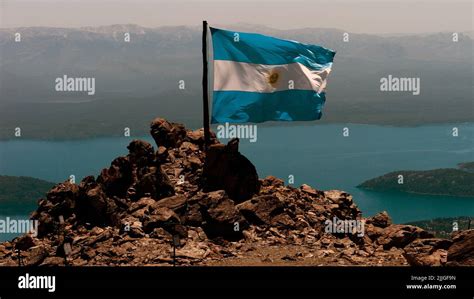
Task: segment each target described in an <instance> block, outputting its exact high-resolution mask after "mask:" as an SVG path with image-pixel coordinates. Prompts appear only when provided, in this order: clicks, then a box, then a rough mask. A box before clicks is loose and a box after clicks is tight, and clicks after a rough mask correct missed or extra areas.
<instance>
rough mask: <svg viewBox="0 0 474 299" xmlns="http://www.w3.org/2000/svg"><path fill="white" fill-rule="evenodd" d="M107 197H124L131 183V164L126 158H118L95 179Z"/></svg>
mask: <svg viewBox="0 0 474 299" xmlns="http://www.w3.org/2000/svg"><path fill="white" fill-rule="evenodd" d="M97 183H99V184H101V185H102V186H103V189H104V191H105V193H106V194H107V196H118V197H125V196H126V194H127V190H128V188H129V187H130V186H131V185H132V183H133V173H132V164H131V163H130V160H129V158H128V157H118V158H116V159H115V160H113V161H112V164H111V165H110V167H109V168H105V169H103V170H102V172H101V173H100V175H99V177H98V178H97Z"/></svg>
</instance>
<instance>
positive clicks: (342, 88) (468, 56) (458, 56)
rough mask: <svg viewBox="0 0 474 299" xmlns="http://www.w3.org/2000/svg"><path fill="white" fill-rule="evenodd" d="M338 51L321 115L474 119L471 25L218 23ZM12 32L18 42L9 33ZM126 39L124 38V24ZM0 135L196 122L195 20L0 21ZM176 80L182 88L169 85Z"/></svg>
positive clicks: (103, 131) (76, 134) (403, 120)
mask: <svg viewBox="0 0 474 299" xmlns="http://www.w3.org/2000/svg"><path fill="white" fill-rule="evenodd" d="M216 27H220V28H231V29H233V30H236V31H249V32H259V33H263V34H268V35H272V36H275V37H280V38H286V39H292V40H298V41H301V42H305V43H316V44H319V45H323V46H325V47H328V48H332V49H334V50H336V51H337V54H336V58H335V63H334V67H333V73H332V74H331V76H330V77H329V82H328V89H327V102H326V106H325V110H324V114H323V119H322V120H320V121H318V123H324V122H344V123H346V122H349V123H374V124H394V125H418V124H424V123H435V122H438V123H439V122H468V121H472V120H473V119H474V104H473V94H472V88H473V73H472V70H473V40H472V32H466V33H459V41H458V42H453V37H452V33H451V32H449V33H448V32H447V33H432V34H431V33H426V34H419V35H390V36H377V35H369V34H352V33H351V34H350V35H349V42H344V41H343V33H344V31H342V30H338V29H315V28H304V29H292V30H276V29H271V28H269V27H264V26H257V25H246V24H238V25H232V26H230V25H229V26H217V25H216ZM16 32H20V33H21V42H19V43H18V42H15V41H14V37H15V36H14V34H15V33H16ZM125 32H129V33H130V42H124V33H125ZM0 58H1V59H0V68H1V71H0V89H1V91H0V97H1V99H0V138H11V137H13V130H14V128H15V127H21V128H22V132H23V136H24V137H31V138H48V139H49V138H82V137H90V136H108V135H121V134H123V128H124V127H130V128H131V130H132V134H133V135H139V134H141V133H144V132H146V131H147V129H148V121H149V120H150V119H152V118H153V117H155V116H156V115H160V116H163V117H166V118H168V119H172V120H174V121H178V122H184V123H185V124H187V125H188V126H191V127H198V126H200V124H201V113H202V108H201V76H202V74H201V73H202V66H201V28H200V27H198V26H196V27H184V26H182V27H159V28H145V27H140V26H138V25H111V26H102V27H83V28H78V29H70V28H67V29H66V28H46V27H30V28H9V29H0ZM63 75H67V76H69V77H94V78H95V84H96V86H95V89H96V92H95V95H93V96H88V95H87V93H85V92H57V91H56V90H55V79H56V78H58V77H62V76H63ZM388 75H392V76H394V77H419V78H420V81H421V93H420V95H418V96H414V95H413V94H412V93H411V92H382V91H380V79H381V78H382V77H387V76H388ZM179 80H184V82H185V89H184V90H180V89H179V88H178V87H179V86H178V84H179Z"/></svg>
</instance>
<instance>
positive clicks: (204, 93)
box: [202, 21, 211, 151]
mask: <svg viewBox="0 0 474 299" xmlns="http://www.w3.org/2000/svg"><path fill="white" fill-rule="evenodd" d="M202 101H203V122H204V150H205V151H207V148H208V146H209V144H210V143H211V136H210V135H211V134H210V129H209V85H208V70H207V21H202Z"/></svg>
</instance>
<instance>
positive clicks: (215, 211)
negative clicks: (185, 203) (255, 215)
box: [187, 190, 247, 240]
mask: <svg viewBox="0 0 474 299" xmlns="http://www.w3.org/2000/svg"><path fill="white" fill-rule="evenodd" d="M189 205H190V210H189V211H188V213H189V214H190V217H188V218H187V221H188V223H190V224H191V223H192V220H193V219H194V220H196V219H199V220H201V221H202V224H201V226H202V228H203V229H204V231H205V232H206V234H207V235H208V236H209V238H216V237H223V238H224V239H228V240H237V239H240V238H242V230H243V229H245V228H246V227H247V222H246V221H245V219H244V218H243V217H242V215H241V214H240V213H239V211H238V210H237V209H236V207H235V205H234V201H233V200H231V199H230V198H229V197H228V196H227V194H226V193H225V191H223V190H219V191H213V192H209V193H199V194H197V195H196V196H194V197H193V198H191V199H190V200H189ZM193 213H199V214H200V215H193ZM194 224H197V223H194Z"/></svg>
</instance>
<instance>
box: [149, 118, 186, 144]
mask: <svg viewBox="0 0 474 299" xmlns="http://www.w3.org/2000/svg"><path fill="white" fill-rule="evenodd" d="M150 133H151V136H152V137H153V139H154V140H155V143H156V145H157V146H164V147H167V148H169V147H172V148H177V147H179V146H180V145H181V143H182V142H183V140H184V139H185V137H186V129H185V128H184V126H183V125H181V124H177V123H172V122H169V121H167V120H166V119H164V118H155V119H154V120H153V121H152V122H151V130H150Z"/></svg>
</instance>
